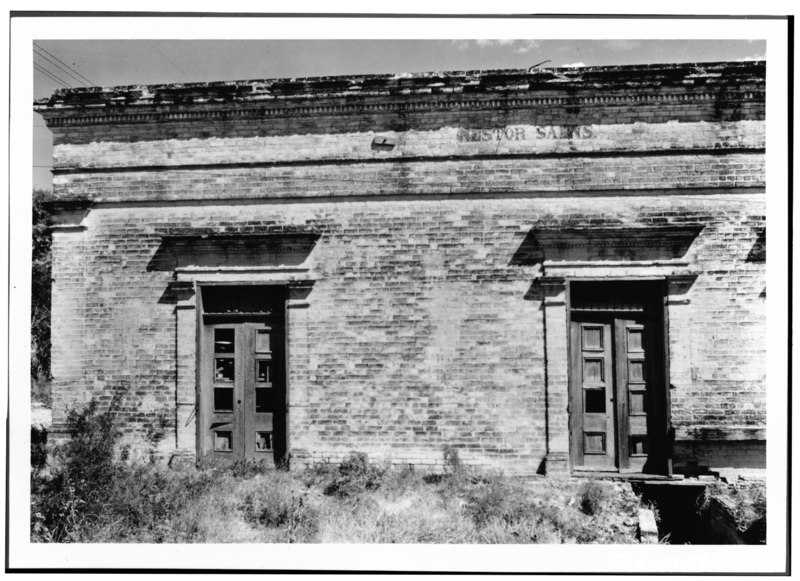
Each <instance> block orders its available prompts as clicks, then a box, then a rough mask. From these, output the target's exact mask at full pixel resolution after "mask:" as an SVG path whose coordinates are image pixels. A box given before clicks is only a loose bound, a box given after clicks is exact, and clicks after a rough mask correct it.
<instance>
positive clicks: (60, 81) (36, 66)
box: [33, 63, 72, 89]
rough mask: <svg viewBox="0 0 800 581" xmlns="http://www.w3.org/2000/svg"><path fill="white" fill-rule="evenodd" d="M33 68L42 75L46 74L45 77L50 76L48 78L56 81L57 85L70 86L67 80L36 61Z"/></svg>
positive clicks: (66, 87) (67, 87)
mask: <svg viewBox="0 0 800 581" xmlns="http://www.w3.org/2000/svg"><path fill="white" fill-rule="evenodd" d="M33 68H34V70H36V71H37V72H39V73H41V74H43V75H46V76H47V77H50V79H52V80H53V81H55V82H56V83H58V84H59V85H61V86H62V87H64V88H65V89H69V88H70V87H71V86H72V85H70V84H69V83H68V82H66V81H65V80H64V79H62V78H60V77H58V76H57V75H56V74H55V73H52V72H50V71H49V70H47V69H46V68H44V67H43V66H41V65H39V64H38V63H33Z"/></svg>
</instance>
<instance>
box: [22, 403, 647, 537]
mask: <svg viewBox="0 0 800 581" xmlns="http://www.w3.org/2000/svg"><path fill="white" fill-rule="evenodd" d="M70 421H71V430H72V432H73V433H72V440H71V442H70V443H69V444H67V446H65V448H64V449H63V450H62V451H61V452H60V453H59V455H58V456H59V462H58V463H56V465H55V466H56V467H55V468H53V469H51V470H44V469H42V468H41V466H36V467H34V471H33V473H32V477H31V492H32V506H31V515H32V518H31V521H32V522H31V538H32V540H33V541H36V542H139V543H229V542H230V543H317V542H322V543H404V544H411V543H436V544H445V543H503V544H511V543H612V542H613V543H628V542H635V521H634V519H633V518H632V516H633V515H634V514H635V513H636V510H637V508H638V507H639V506H640V504H641V503H640V502H639V499H638V498H637V497H636V496H635V495H633V493H632V492H631V490H630V487H624V486H622V485H619V484H612V483H608V482H586V481H552V480H544V479H541V478H539V479H532V478H528V479H523V478H512V477H506V476H503V475H502V474H496V473H479V472H476V471H474V470H469V469H466V468H465V467H464V466H462V465H461V463H460V461H459V459H458V453H457V450H454V449H452V448H449V449H446V450H445V453H444V457H445V461H446V466H445V472H444V474H440V475H430V474H428V475H426V474H420V473H418V472H415V471H414V470H412V469H396V468H395V469H390V468H389V467H388V465H386V464H375V463H371V462H370V461H369V459H368V458H367V457H366V455H365V454H354V455H353V456H352V457H351V458H349V459H347V460H346V461H345V462H344V463H343V464H342V465H341V466H321V467H318V468H316V469H314V470H308V471H303V472H287V471H284V470H269V471H262V470H261V468H260V467H259V466H258V465H254V464H252V463H241V464H234V465H232V466H231V465H225V466H220V465H216V466H215V465H205V466H201V467H200V468H199V469H193V468H189V469H184V470H174V469H169V468H166V467H163V466H160V465H157V464H130V463H127V462H124V461H121V460H119V459H115V458H114V455H113V440H114V432H115V430H114V427H113V425H112V423H110V422H109V421H108V418H107V417H106V416H104V415H102V414H99V415H98V414H97V413H96V411H95V408H94V406H91V405H90V406H88V407H87V408H86V410H84V411H82V412H80V413H76V414H74V415H73V416H71V420H70Z"/></svg>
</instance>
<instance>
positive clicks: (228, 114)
mask: <svg viewBox="0 0 800 581" xmlns="http://www.w3.org/2000/svg"><path fill="white" fill-rule="evenodd" d="M764 95H765V92H764V91H763V90H750V91H737V92H727V93H725V96H724V99H723V100H727V101H729V102H745V101H757V102H763V101H764ZM718 100H720V94H719V93H712V92H707V91H706V92H691V93H662V92H652V93H642V92H637V93H626V94H617V95H597V94H594V95H585V96H570V95H563V96H541V97H522V96H519V97H514V98H509V97H506V96H504V97H502V98H489V99H464V100H460V99H459V100H454V99H438V100H432V99H429V100H416V101H389V100H386V101H384V102H371V103H369V102H349V103H344V102H339V103H334V104H316V105H309V104H307V103H290V102H284V103H282V104H281V106H279V107H264V106H260V107H253V106H252V105H250V104H239V106H238V107H237V108H231V106H230V105H228V106H219V107H209V108H202V109H194V108H191V107H178V106H175V107H174V110H167V111H164V110H163V109H162V110H159V109H158V108H154V107H149V106H142V105H139V106H135V107H128V108H126V109H125V110H120V109H116V110H115V109H114V108H111V107H110V108H108V109H102V110H99V111H96V110H95V111H93V110H91V109H88V110H87V109H83V108H70V109H67V108H64V109H60V108H49V107H39V106H37V107H36V108H35V109H36V111H37V112H39V113H41V114H42V115H43V117H44V118H45V120H46V121H47V124H48V126H50V127H67V126H78V125H110V124H120V123H125V124H130V123H164V122H187V121H203V120H219V121H225V120H233V119H264V118H280V117H289V116H291V117H295V116H315V117H316V116H347V115H365V114H387V113H394V114H407V113H429V112H436V111H449V110H451V109H453V108H454V107H458V108H459V109H461V110H465V111H469V110H475V111H477V110H482V109H493V108H500V107H502V108H505V109H533V108H542V107H547V108H563V107H570V106H571V107H576V106H577V107H592V106H599V107H608V106H613V105H634V106H642V105H654V104H665V105H668V104H682V105H688V104H694V103H703V102H709V101H718ZM248 105H250V106H248Z"/></svg>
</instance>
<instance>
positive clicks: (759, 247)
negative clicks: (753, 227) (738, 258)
mask: <svg viewBox="0 0 800 581" xmlns="http://www.w3.org/2000/svg"><path fill="white" fill-rule="evenodd" d="M745 261H746V262H766V261H767V229H766V228H759V229H758V232H757V233H756V241H755V243H754V244H753V247H752V248H751V249H750V252H748V253H747V258H745ZM765 290H766V289H765Z"/></svg>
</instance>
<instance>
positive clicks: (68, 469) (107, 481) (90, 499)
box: [31, 400, 117, 542]
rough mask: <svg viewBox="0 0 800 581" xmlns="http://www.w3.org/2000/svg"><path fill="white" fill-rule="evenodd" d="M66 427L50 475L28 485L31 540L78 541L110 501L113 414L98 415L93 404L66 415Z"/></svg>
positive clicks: (112, 467)
mask: <svg viewBox="0 0 800 581" xmlns="http://www.w3.org/2000/svg"><path fill="white" fill-rule="evenodd" d="M67 429H68V432H69V435H70V439H69V440H68V441H67V443H66V444H64V445H63V446H62V447H61V448H60V449H59V450H58V451H57V453H56V457H57V458H56V462H55V464H56V468H55V469H54V471H53V474H52V476H50V477H41V476H38V475H37V476H36V477H34V478H33V479H32V482H31V502H32V505H31V512H32V517H33V518H31V527H32V531H31V532H32V536H33V539H34V540H44V541H55V542H69V541H78V540H80V539H81V538H82V535H83V534H84V532H85V528H86V527H87V526H90V525H91V523H93V522H96V521H97V519H98V517H99V514H100V512H101V511H102V508H103V504H104V500H105V499H106V498H108V497H109V492H110V488H111V486H112V482H113V478H114V472H115V466H114V443H115V441H116V438H117V431H116V428H115V427H114V422H113V418H112V415H111V413H110V412H108V411H106V412H99V411H98V409H97V402H96V401H95V400H92V401H91V402H89V404H87V405H86V406H85V407H84V408H83V409H81V410H73V411H71V412H70V413H69V415H68V416H67Z"/></svg>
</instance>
